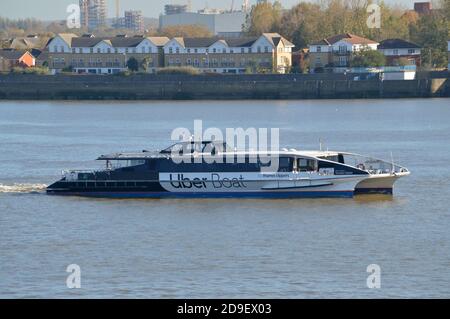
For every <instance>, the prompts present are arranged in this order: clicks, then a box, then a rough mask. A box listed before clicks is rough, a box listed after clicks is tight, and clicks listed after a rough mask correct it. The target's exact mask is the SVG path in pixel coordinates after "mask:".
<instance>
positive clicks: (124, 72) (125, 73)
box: [114, 70, 132, 76]
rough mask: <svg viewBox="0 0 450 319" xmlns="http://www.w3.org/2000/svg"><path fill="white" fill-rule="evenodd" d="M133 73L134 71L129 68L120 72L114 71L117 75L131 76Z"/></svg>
mask: <svg viewBox="0 0 450 319" xmlns="http://www.w3.org/2000/svg"><path fill="white" fill-rule="evenodd" d="M131 74H132V72H131V71H129V70H126V71H122V72H118V73H114V75H116V76H130V75H131Z"/></svg>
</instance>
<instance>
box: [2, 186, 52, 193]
mask: <svg viewBox="0 0 450 319" xmlns="http://www.w3.org/2000/svg"><path fill="white" fill-rule="evenodd" d="M46 188H47V185H45V184H13V185H3V184H0V193H37V192H42V191H44V190H45V189H46Z"/></svg>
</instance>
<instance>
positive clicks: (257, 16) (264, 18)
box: [243, 1, 283, 36]
mask: <svg viewBox="0 0 450 319" xmlns="http://www.w3.org/2000/svg"><path fill="white" fill-rule="evenodd" d="M282 11H283V8H282V6H281V3H280V2H279V1H275V2H274V3H271V2H269V1H264V2H259V3H258V4H256V5H254V6H253V7H252V9H251V11H250V13H249V14H248V15H247V17H246V21H245V24H244V26H243V30H244V32H245V33H247V34H248V35H255V36H258V35H261V34H262V33H266V32H276V31H277V30H278V29H279V27H280V22H281V16H282Z"/></svg>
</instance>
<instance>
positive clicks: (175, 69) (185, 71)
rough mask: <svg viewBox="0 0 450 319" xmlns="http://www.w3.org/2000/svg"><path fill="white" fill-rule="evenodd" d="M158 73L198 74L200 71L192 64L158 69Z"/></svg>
mask: <svg viewBox="0 0 450 319" xmlns="http://www.w3.org/2000/svg"><path fill="white" fill-rule="evenodd" d="M157 74H177V75H198V74H200V71H199V70H198V69H196V68H193V67H190V66H181V67H167V68H163V69H160V70H158V72H157Z"/></svg>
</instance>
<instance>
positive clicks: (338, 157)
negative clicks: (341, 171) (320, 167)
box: [319, 154, 344, 164]
mask: <svg viewBox="0 0 450 319" xmlns="http://www.w3.org/2000/svg"><path fill="white" fill-rule="evenodd" d="M319 158H321V159H324V160H327V161H330V162H336V163H341V164H344V156H343V155H342V154H339V155H332V156H320V157H319Z"/></svg>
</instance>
